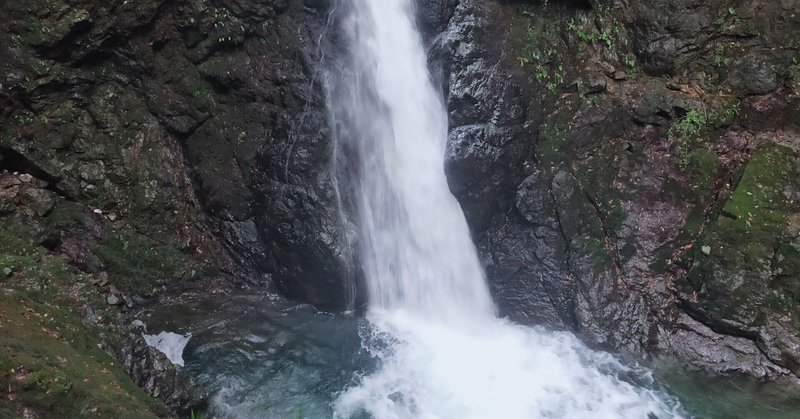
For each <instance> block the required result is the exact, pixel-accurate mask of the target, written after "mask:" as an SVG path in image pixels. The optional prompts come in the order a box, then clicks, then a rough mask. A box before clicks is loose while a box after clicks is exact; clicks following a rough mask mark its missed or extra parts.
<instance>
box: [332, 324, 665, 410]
mask: <svg viewBox="0 0 800 419" xmlns="http://www.w3.org/2000/svg"><path fill="white" fill-rule="evenodd" d="M370 320H371V323H372V329H371V333H372V335H371V336H366V339H365V342H366V345H367V348H368V349H369V350H371V351H374V352H375V353H374V354H375V355H376V356H378V357H379V358H380V359H381V360H382V361H381V366H380V368H379V370H378V371H377V372H375V373H373V374H371V375H368V376H366V377H363V378H362V379H361V380H360V382H359V383H357V384H356V385H354V386H352V387H350V388H348V389H347V390H345V391H344V392H342V393H341V394H340V395H339V397H338V399H337V400H336V401H335V403H334V411H335V417H337V418H349V417H354V416H355V417H360V416H358V415H359V414H361V413H363V412H367V413H369V414H371V415H372V417H374V418H380V419H392V418H398V419H400V418H404V419H405V418H409V419H410V418H420V419H423V418H424V419H434V418H441V419H448V418H461V419H486V418H503V419H527V418H623V417H624V418H646V417H648V414H652V415H654V416H655V417H658V418H668V417H680V411H679V407H677V405H676V403H665V402H664V401H662V395H659V394H656V393H655V392H653V391H652V390H648V389H645V388H642V387H637V386H634V385H632V384H630V383H628V382H625V381H623V380H621V379H620V378H619V377H618V374H630V373H632V371H631V370H630V369H628V368H626V367H624V366H623V365H621V364H620V363H619V362H617V361H616V360H615V359H614V358H613V357H612V356H610V355H608V354H605V353H601V352H594V351H591V350H589V349H588V348H586V347H585V346H584V345H582V344H581V343H580V342H579V341H578V340H577V339H576V338H575V337H573V336H572V335H571V334H567V333H551V332H544V331H541V330H536V329H531V328H526V327H522V326H518V325H514V324H511V323H508V322H506V321H504V320H500V319H494V320H491V321H489V322H487V323H485V324H483V325H474V324H473V325H468V326H467V325H465V326H467V327H452V325H449V324H442V323H438V322H431V321H430V320H429V319H425V318H420V317H417V316H415V315H413V314H411V313H408V312H403V311H393V312H380V311H375V312H373V313H372V314H371V315H370ZM475 326H478V327H475Z"/></svg>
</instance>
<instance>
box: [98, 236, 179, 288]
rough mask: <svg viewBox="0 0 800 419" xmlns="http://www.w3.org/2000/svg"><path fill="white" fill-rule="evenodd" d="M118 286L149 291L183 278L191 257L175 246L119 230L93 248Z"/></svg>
mask: <svg viewBox="0 0 800 419" xmlns="http://www.w3.org/2000/svg"><path fill="white" fill-rule="evenodd" d="M92 253H94V254H95V255H96V256H97V257H98V259H100V261H101V262H102V263H103V265H104V267H105V269H106V270H107V271H108V273H109V279H110V280H111V282H112V283H114V284H115V285H116V286H117V287H118V288H121V289H127V290H132V291H135V292H138V293H141V294H148V293H149V292H150V291H151V290H152V289H153V288H154V287H159V286H161V285H165V284H166V283H168V282H169V281H170V280H177V279H180V278H181V277H182V276H183V275H184V273H185V271H186V267H187V266H189V261H188V258H187V256H186V255H185V254H183V253H181V252H180V251H178V250H177V249H176V248H175V247H173V246H169V245H165V244H162V243H158V242H156V241H154V240H152V239H150V238H148V237H146V236H143V235H140V234H137V233H135V232H133V231H116V232H113V233H111V234H109V236H108V237H107V238H106V239H105V240H104V241H103V242H101V243H100V244H98V245H97V246H95V247H94V248H93V249H92Z"/></svg>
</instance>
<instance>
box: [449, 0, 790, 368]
mask: <svg viewBox="0 0 800 419" xmlns="http://www.w3.org/2000/svg"><path fill="white" fill-rule="evenodd" d="M634 3H636V4H631V3H630V2H622V1H614V2H594V1H593V2H549V4H544V5H542V4H539V3H536V2H524V3H520V2H516V3H509V2H502V1H474V0H462V1H461V2H459V4H458V5H457V6H456V7H455V9H454V12H453V15H452V18H451V19H450V21H449V26H448V27H447V29H446V31H445V33H444V35H443V36H442V43H441V45H440V46H439V49H440V50H441V52H440V54H441V55H443V56H445V59H444V62H445V64H444V65H445V70H444V73H446V74H449V78H448V80H449V83H448V86H447V91H448V96H449V100H448V106H449V109H450V116H451V129H450V138H449V143H448V150H447V152H448V155H447V170H448V174H449V178H450V183H451V188H452V190H453V192H454V193H455V194H456V195H457V197H458V198H459V200H460V201H461V203H462V206H463V208H464V211H465V213H466V215H467V218H468V220H469V222H470V225H471V226H472V228H473V231H474V235H475V237H476V241H477V243H478V246H479V248H480V251H481V254H482V256H483V258H484V263H485V266H486V270H487V274H488V276H489V280H490V282H491V286H492V290H493V292H494V294H495V297H496V299H497V301H498V303H499V305H500V307H501V309H502V311H503V313H504V314H505V315H507V316H509V317H511V318H513V319H515V320H518V321H522V322H526V323H544V324H548V325H551V326H553V327H558V328H564V329H570V330H573V331H575V332H577V333H578V334H579V335H580V336H582V337H583V338H584V339H585V340H586V341H587V342H588V343H590V344H592V345H595V346H599V347H604V348H610V349H614V350H623V351H631V352H635V353H651V354H657V355H664V356H668V357H673V358H678V359H680V360H682V361H684V362H685V363H688V364H690V365H693V366H695V367H697V368H701V369H705V370H712V371H717V372H723V373H741V374H746V375H751V376H756V377H763V378H781V377H783V378H787V377H788V378H791V379H792V380H795V381H796V380H797V377H798V376H800V371H798V363H797V361H798V356H799V355H800V341H798V337H797V336H798V335H797V330H800V317H798V316H800V309H799V308H798V305H797V295H798V294H797V292H798V288H797V287H798V285H799V284H800V273H799V272H798V270H797V266H796V265H797V263H796V262H797V261H798V260H800V253H798V252H799V251H800V247H798V242H797V240H798V226H797V223H798V217H800V200H798V195H797V193H798V192H797V191H798V190H799V189H800V177H799V176H798V170H800V166H799V164H800V153H799V152H800V148H799V146H800V117H798V115H800V112H798V111H800V108H798V106H800V94H799V93H800V90H799V86H800V72H799V71H800V65H798V61H797V60H798V58H796V57H794V55H796V54H795V52H793V51H796V49H797V48H798V42H800V37H799V36H798V35H800V15H798V14H795V13H792V12H790V11H791V10H796V7H797V6H798V4H797V3H796V2H793V1H785V2H751V3H748V4H746V5H744V4H742V5H739V6H735V7H734V6H731V5H729V4H728V3H725V2H716V1H712V2H704V3H703V4H702V5H699V4H698V3H697V2H688V1H687V2H666V1H659V0H652V1H645V2H634ZM766 45H768V46H769V47H766Z"/></svg>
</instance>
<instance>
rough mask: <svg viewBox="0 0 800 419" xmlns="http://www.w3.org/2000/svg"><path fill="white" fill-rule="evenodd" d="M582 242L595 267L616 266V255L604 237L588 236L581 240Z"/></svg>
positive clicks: (607, 267) (601, 268) (600, 268)
mask: <svg viewBox="0 0 800 419" xmlns="http://www.w3.org/2000/svg"><path fill="white" fill-rule="evenodd" d="M580 243H581V247H582V248H583V249H584V251H585V252H586V255H588V256H589V257H591V258H592V261H593V262H594V263H593V265H594V267H595V268H597V269H599V270H603V269H609V268H612V267H613V266H614V255H613V253H612V251H611V250H610V249H609V248H608V247H607V246H606V243H605V241H604V240H603V239H600V238H597V237H586V238H583V239H582V240H580Z"/></svg>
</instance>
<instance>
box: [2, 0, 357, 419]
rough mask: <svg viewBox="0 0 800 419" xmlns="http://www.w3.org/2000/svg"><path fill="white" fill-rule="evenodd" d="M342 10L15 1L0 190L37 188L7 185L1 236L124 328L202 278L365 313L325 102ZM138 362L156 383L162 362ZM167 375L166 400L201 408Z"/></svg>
mask: <svg viewBox="0 0 800 419" xmlns="http://www.w3.org/2000/svg"><path fill="white" fill-rule="evenodd" d="M329 7H330V4H329V2H327V1H320V0H306V1H303V0H244V1H243V0H220V1H216V0H215V1H210V0H191V1H186V2H168V1H164V0H143V1H137V2H123V1H120V2H111V3H109V2H104V1H97V0H63V1H62V0H56V1H39V0H34V1H31V2H4V3H3V4H2V5H0V18H1V19H2V21H3V22H6V23H7V24H6V25H4V27H3V28H2V29H0V45H2V48H0V182H12V181H13V182H19V183H20V184H13V185H11V184H9V185H6V184H5V183H3V184H1V185H0V232H5V231H6V230H8V231H11V232H13V233H14V234H19V235H20V236H21V237H25V238H26V239H29V241H30V244H31V245H33V246H35V247H37V248H40V249H43V250H44V251H46V252H49V253H50V254H52V255H53V256H62V257H63V258H64V259H65V260H66V261H67V262H68V263H69V264H70V265H71V266H74V267H75V268H77V269H78V270H79V271H80V272H82V273H83V274H86V275H90V276H92V277H93V278H95V279H94V280H93V281H92V282H93V284H94V285H95V286H94V288H96V291H98V294H97V296H98V297H101V298H98V301H100V302H101V303H100V305H102V308H103V310H106V309H107V310H110V311H109V313H111V314H109V317H108V318H107V319H106V322H108V323H113V322H117V321H119V322H123V320H124V317H125V316H126V313H127V311H128V310H130V309H132V308H134V307H136V306H137V305H141V304H143V303H146V302H147V301H150V299H151V298H152V297H153V296H154V295H156V294H159V293H164V292H180V290H181V289H183V288H184V287H187V286H193V284H194V283H195V281H196V280H197V279H199V278H205V279H206V281H204V282H203V283H204V284H212V285H211V286H212V288H213V287H214V286H220V287H221V286H239V287H264V288H265V287H274V288H275V289H277V290H279V291H282V292H283V293H285V294H286V295H288V296H290V297H294V298H302V299H304V300H306V301H309V302H311V303H313V304H315V305H317V306H319V307H321V308H324V309H332V310H334V309H344V308H348V307H351V306H352V305H353V303H354V296H353V295H352V292H351V290H352V285H351V284H352V278H351V277H352V276H353V275H352V273H351V272H352V271H351V270H350V269H348V267H349V266H351V265H350V263H349V259H348V258H349V256H348V255H347V254H346V252H345V251H344V250H343V249H346V247H344V246H342V244H341V243H342V240H341V238H340V231H341V227H340V224H339V215H338V210H337V206H336V204H335V200H334V194H333V188H332V187H331V180H330V171H329V170H328V166H329V159H330V144H329V141H330V135H329V133H328V132H329V130H328V127H327V121H326V117H325V115H326V113H325V111H324V108H325V106H324V105H325V99H324V97H323V89H322V87H321V83H322V73H321V72H322V66H321V64H320V60H321V58H322V51H323V50H328V51H332V50H334V49H335V48H336V45H335V37H322V36H321V35H322V34H323V33H324V32H325V31H327V30H328V29H329V28H328V27H327V25H328V12H329V10H328V9H329ZM320 39H324V40H325V42H331V43H332V45H322V46H320V45H318V42H319V40H320ZM2 263H4V264H5V263H6V262H5V259H3V261H2ZM3 268H8V272H9V275H11V276H14V275H16V273H15V271H14V270H13V269H12V267H7V266H5V265H3ZM208 278H216V281H209V280H208ZM215 282H216V284H217V285H215ZM91 301H93V300H91ZM87 304H88V303H87ZM104 333H105V332H104ZM108 334H109V335H111V334H113V333H112V332H110V331H109V332H108ZM110 340H114V341H116V340H117V339H115V338H113V337H112V338H111V339H110ZM128 343H130V342H128ZM122 346H125V345H122ZM131 354H132V355H131ZM140 355H141V356H140ZM122 357H123V358H124V359H125V361H126V367H127V368H128V369H129V371H130V372H131V373H132V374H133V375H134V378H136V379H137V380H138V381H140V382H142V383H144V382H145V381H146V382H147V383H151V381H152V379H154V378H153V377H150V376H146V375H143V374H144V372H143V370H146V369H153V368H155V367H156V366H157V365H158V363H159V361H158V360H157V359H155V358H153V357H152V356H150V355H147V354H146V353H145V352H143V351H141V350H139V349H135V350H132V351H128V352H125V354H123V355H122ZM143 357H144V358H143ZM142 362H144V363H145V364H141V363H142ZM137 365H138V367H137ZM137 368H138V369H137ZM156 369H158V368H156ZM162 373H163V374H162V376H161V379H164V380H166V381H162V382H160V384H158V385H156V386H155V387H153V386H151V385H149V384H148V385H146V386H144V387H145V388H146V389H147V390H149V391H150V393H151V395H154V396H161V397H163V398H164V399H165V400H166V401H167V402H168V404H170V406H172V407H173V408H181V409H184V408H186V407H188V406H191V403H193V402H192V401H191V400H194V402H196V401H197V400H196V398H195V399H192V398H191V397H188V398H187V397H183V396H175V395H173V394H172V393H170V391H172V390H169V389H168V387H172V384H173V383H175V382H176V381H175V380H176V379H175V377H174V376H172V375H170V374H171V373H170V372H169V371H167V370H163V371H162ZM156 381H158V380H156ZM140 384H141V383H140ZM187 400H188V401H187ZM0 407H2V406H0ZM0 416H2V415H0Z"/></svg>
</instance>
